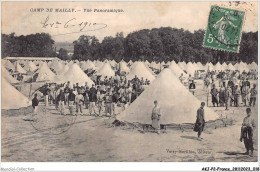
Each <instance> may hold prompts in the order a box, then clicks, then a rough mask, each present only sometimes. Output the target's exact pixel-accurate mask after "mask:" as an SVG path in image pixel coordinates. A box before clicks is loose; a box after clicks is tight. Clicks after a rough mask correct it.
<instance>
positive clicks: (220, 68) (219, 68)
mask: <svg viewBox="0 0 260 172" xmlns="http://www.w3.org/2000/svg"><path fill="white" fill-rule="evenodd" d="M214 70H215V71H223V70H225V68H223V66H222V65H221V64H220V63H219V62H217V64H216V65H215V66H214Z"/></svg>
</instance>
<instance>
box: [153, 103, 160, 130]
mask: <svg viewBox="0 0 260 172" xmlns="http://www.w3.org/2000/svg"><path fill="white" fill-rule="evenodd" d="M151 118H152V127H153V128H154V129H155V130H156V131H157V133H158V134H160V129H161V127H160V118H161V109H160V107H158V102H157V100H155V101H154V108H153V111H152V117H151Z"/></svg>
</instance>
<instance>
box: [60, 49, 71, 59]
mask: <svg viewBox="0 0 260 172" xmlns="http://www.w3.org/2000/svg"><path fill="white" fill-rule="evenodd" d="M58 57H59V58H60V59H61V60H69V59H70V58H69V55H68V51H67V50H66V49H63V48H61V49H60V50H59V54H58Z"/></svg>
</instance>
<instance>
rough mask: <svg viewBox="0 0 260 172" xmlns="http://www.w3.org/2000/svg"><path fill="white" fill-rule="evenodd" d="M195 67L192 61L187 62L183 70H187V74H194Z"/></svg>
mask: <svg viewBox="0 0 260 172" xmlns="http://www.w3.org/2000/svg"><path fill="white" fill-rule="evenodd" d="M196 68H197V67H196V66H195V64H194V63H191V62H188V63H187V65H186V69H185V70H186V71H187V73H188V74H189V75H191V76H194V73H195V71H196V70H197V69H196Z"/></svg>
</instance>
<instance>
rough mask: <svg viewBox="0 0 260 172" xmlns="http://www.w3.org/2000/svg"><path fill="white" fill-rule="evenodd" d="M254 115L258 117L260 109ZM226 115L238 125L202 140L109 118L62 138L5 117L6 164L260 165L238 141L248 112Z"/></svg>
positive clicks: (78, 123)
mask: <svg viewBox="0 0 260 172" xmlns="http://www.w3.org/2000/svg"><path fill="white" fill-rule="evenodd" d="M222 109H223V108H222ZM216 110H219V111H222V110H221V108H218V109H217V108H216ZM233 110H234V111H233ZM252 110H253V115H254V117H257V108H252ZM222 112H223V115H224V116H225V115H227V116H228V117H233V118H234V119H235V125H233V126H228V127H223V128H217V129H205V132H204V133H203V134H202V137H203V138H204V139H203V141H198V140H196V133H195V132H190V131H184V132H181V131H179V130H169V131H167V133H162V134H160V135H158V134H156V133H150V132H149V133H148V132H146V133H142V132H140V131H138V129H131V128H124V127H111V125H110V124H111V122H112V121H113V119H109V118H107V117H95V116H81V115H78V116H77V117H76V120H75V121H74V123H73V125H72V126H71V127H70V128H69V129H68V130H66V132H64V133H61V134H59V133H55V132H54V133H53V130H39V131H37V130H35V128H34V127H33V126H32V125H31V123H30V121H25V120H24V118H25V116H12V117H10V116H5V115H3V116H2V124H5V125H2V161H18V162H22V161H25V162H26V161H33V162H36V161H40V162H41V161H52V162H54V161H66V162H69V161H75V162H81V161H83V162H95V161H98V162H99V161H102V162H103V161H106V162H115V161H145V162H147V161H173V162H174V161H177V162H179V161H257V156H256V155H257V146H256V145H257V143H255V149H256V150H255V157H253V158H251V157H248V156H245V155H242V153H243V152H245V149H244V144H243V143H241V142H240V141H239V136H240V127H241V123H242V120H243V117H244V115H245V113H244V112H245V107H239V108H230V110H229V111H222ZM46 118H51V119H52V120H53V121H55V120H61V119H63V118H66V119H67V118H68V117H65V116H61V115H57V114H46ZM48 121H50V120H48ZM54 123H55V122H53V124H54ZM3 136H5V138H3ZM254 140H255V141H256V140H257V133H255V138H254Z"/></svg>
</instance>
